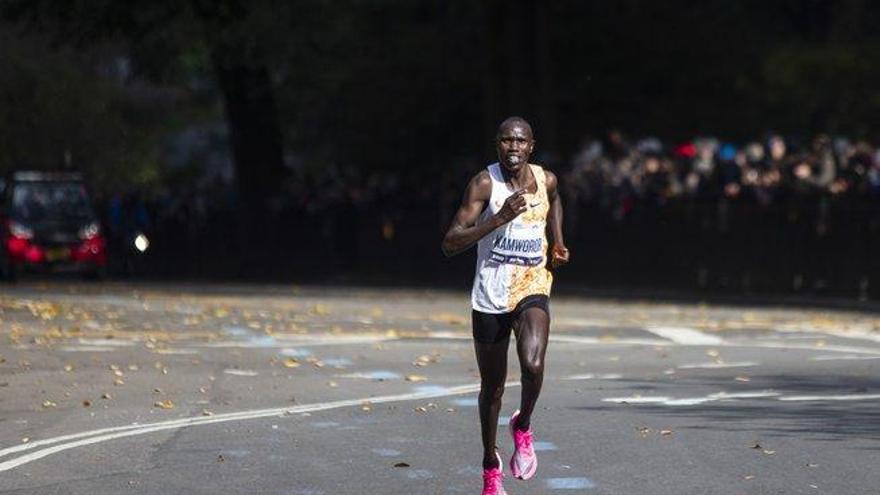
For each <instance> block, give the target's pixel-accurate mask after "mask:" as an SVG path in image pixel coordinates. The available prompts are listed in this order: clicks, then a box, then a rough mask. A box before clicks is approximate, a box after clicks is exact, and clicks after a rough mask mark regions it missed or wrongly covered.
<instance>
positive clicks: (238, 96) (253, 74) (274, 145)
mask: <svg viewBox="0 0 880 495" xmlns="http://www.w3.org/2000/svg"><path fill="white" fill-rule="evenodd" d="M229 45H231V43H230V44H229ZM229 45H226V46H225V47H222V48H221V47H220V46H217V47H215V48H214V53H213V61H214V69H215V72H216V75H217V80H218V82H219V83H220V89H221V91H222V93H223V102H224V105H225V110H226V119H227V125H228V126H229V134H230V142H231V146H232V156H233V160H234V161H235V172H236V176H237V181H238V187H239V192H240V194H241V201H242V205H243V206H244V213H245V220H246V223H247V224H248V225H250V226H251V227H252V228H253V227H257V226H259V225H261V224H263V222H264V221H265V219H266V215H267V214H268V208H267V201H268V200H270V199H271V198H273V197H275V196H276V195H277V194H279V193H280V185H281V183H282V181H283V178H284V162H283V160H284V156H283V144H282V137H281V128H280V124H279V121H278V111H277V108H276V104H275V96H274V93H273V89H272V81H271V80H270V78H269V70H268V69H267V68H266V66H265V64H263V63H261V62H257V61H255V60H254V58H249V57H247V55H248V54H247V53H246V52H245V50H243V49H240V48H237V47H233V46H229ZM251 51H252V50H251ZM249 230H251V229H249Z"/></svg>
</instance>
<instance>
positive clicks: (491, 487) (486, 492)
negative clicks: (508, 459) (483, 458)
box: [482, 452, 507, 495]
mask: <svg viewBox="0 0 880 495" xmlns="http://www.w3.org/2000/svg"><path fill="white" fill-rule="evenodd" d="M495 456H496V457H498V467H497V468H494V469H484V470H483V494H482V495H507V492H505V491H504V486H502V485H501V481H502V480H503V479H504V471H502V470H501V468H502V466H504V463H503V462H501V456H500V455H498V452H495Z"/></svg>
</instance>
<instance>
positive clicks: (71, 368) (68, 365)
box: [64, 364, 73, 373]
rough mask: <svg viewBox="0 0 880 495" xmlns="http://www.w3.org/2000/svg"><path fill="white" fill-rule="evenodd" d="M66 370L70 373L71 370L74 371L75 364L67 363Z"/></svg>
mask: <svg viewBox="0 0 880 495" xmlns="http://www.w3.org/2000/svg"><path fill="white" fill-rule="evenodd" d="M64 371H66V372H68V373H70V372H71V371H73V365H72V364H65V365H64Z"/></svg>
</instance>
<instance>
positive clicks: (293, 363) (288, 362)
mask: <svg viewBox="0 0 880 495" xmlns="http://www.w3.org/2000/svg"><path fill="white" fill-rule="evenodd" d="M299 366H300V364H299V361H297V360H296V359H294V358H292V357H289V358H287V359H285V360H284V367H285V368H299Z"/></svg>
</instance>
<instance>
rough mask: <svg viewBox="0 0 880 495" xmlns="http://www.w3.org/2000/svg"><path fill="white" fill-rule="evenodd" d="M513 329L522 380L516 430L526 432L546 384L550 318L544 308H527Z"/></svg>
mask: <svg viewBox="0 0 880 495" xmlns="http://www.w3.org/2000/svg"><path fill="white" fill-rule="evenodd" d="M513 328H514V331H515V332H516V353H517V355H518V356H519V367H520V372H521V376H522V378H521V380H522V399H521V400H522V403H521V405H520V409H519V417H518V418H517V424H516V427H517V429H519V430H526V429H528V428H529V425H530V424H531V419H532V411H533V410H534V409H535V403H536V402H538V396H539V395H540V394H541V385H542V384H543V382H544V354H545V353H546V352H547V339H548V337H549V335H550V315H549V314H547V312H546V311H545V310H544V309H542V308H537V307H531V308H527V309H526V310H525V311H523V312H522V313H520V315H519V318H518V321H517V322H516V323H515V324H514V327H513Z"/></svg>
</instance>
